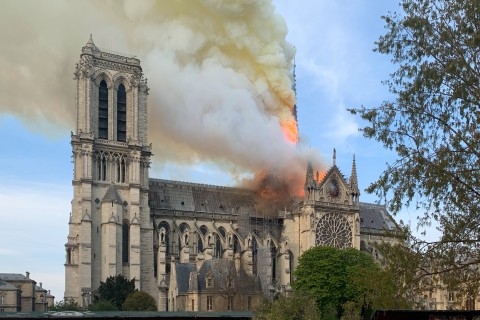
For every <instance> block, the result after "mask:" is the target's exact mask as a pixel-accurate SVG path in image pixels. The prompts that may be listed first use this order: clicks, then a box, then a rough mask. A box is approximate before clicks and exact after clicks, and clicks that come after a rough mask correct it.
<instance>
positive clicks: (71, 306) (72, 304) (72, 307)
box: [49, 299, 82, 311]
mask: <svg viewBox="0 0 480 320" xmlns="http://www.w3.org/2000/svg"><path fill="white" fill-rule="evenodd" d="M49 310H50V311H82V308H81V307H80V306H79V305H78V303H77V302H76V301H75V300H73V299H65V300H61V301H59V302H57V303H55V305H54V306H53V307H51V308H50V309H49Z"/></svg>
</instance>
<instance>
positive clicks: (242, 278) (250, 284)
mask: <svg viewBox="0 0 480 320" xmlns="http://www.w3.org/2000/svg"><path fill="white" fill-rule="evenodd" d="M209 271H211V275H212V278H213V286H214V289H215V286H217V288H218V286H222V285H223V286H225V284H226V283H227V277H228V276H230V277H231V278H232V281H233V285H234V286H235V289H236V290H237V291H238V292H255V291H261V285H260V279H259V277H258V276H255V275H251V274H247V273H246V272H245V270H244V269H243V268H240V270H239V271H238V272H237V270H236V268H235V262H234V261H231V260H227V259H210V260H206V261H204V262H203V264H202V266H201V267H200V270H199V272H198V291H205V290H206V289H207V288H206V277H207V274H208V273H209ZM224 289H225V288H224Z"/></svg>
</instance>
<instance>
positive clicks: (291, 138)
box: [280, 119, 298, 144]
mask: <svg viewBox="0 0 480 320" xmlns="http://www.w3.org/2000/svg"><path fill="white" fill-rule="evenodd" d="M280 125H281V127H282V131H283V135H284V137H285V139H286V140H287V141H288V142H290V143H293V144H296V143H297V142H298V127H297V121H295V120H294V119H290V120H286V121H282V122H281V124H280Z"/></svg>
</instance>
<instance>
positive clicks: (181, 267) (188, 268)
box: [175, 263, 197, 294]
mask: <svg viewBox="0 0 480 320" xmlns="http://www.w3.org/2000/svg"><path fill="white" fill-rule="evenodd" d="M196 271H197V267H196V265H195V264H194V263H175V274H176V276H177V288H178V293H179V294H184V293H187V291H188V281H189V279H190V272H196Z"/></svg>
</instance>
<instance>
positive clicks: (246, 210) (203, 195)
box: [107, 166, 397, 232]
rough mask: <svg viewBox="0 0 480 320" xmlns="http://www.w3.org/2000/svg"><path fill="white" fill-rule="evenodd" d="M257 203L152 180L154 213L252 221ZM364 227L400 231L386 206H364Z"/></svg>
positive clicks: (235, 194)
mask: <svg viewBox="0 0 480 320" xmlns="http://www.w3.org/2000/svg"><path fill="white" fill-rule="evenodd" d="M333 169H335V170H338V168H337V167H336V166H333V167H332V168H331V170H330V171H329V172H330V173H331V171H332V170H333ZM339 172H340V171H339ZM109 191H110V190H109ZM107 193H108V192H107ZM257 199H258V197H257V195H256V193H255V192H254V191H252V190H248V189H242V188H234V187H222V186H214V185H206V184H198V183H190V182H182V181H173V180H163V179H150V190H149V200H148V201H149V206H150V209H151V210H152V212H156V211H157V212H158V211H162V210H172V211H173V210H175V211H185V212H191V213H193V214H201V213H206V214H214V215H222V214H223V215H227V214H232V215H244V216H250V217H252V216H257V215H259V216H261V213H260V212H259V211H260V210H261V207H260V206H258V202H257ZM257 210H258V211H257ZM360 227H361V231H362V232H368V231H378V232H385V231H394V230H396V229H397V224H396V223H395V220H394V219H393V218H392V217H391V216H390V214H389V213H388V212H387V210H386V208H385V206H383V205H377V204H373V203H363V202H362V203H360Z"/></svg>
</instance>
